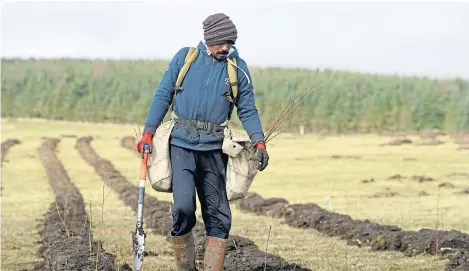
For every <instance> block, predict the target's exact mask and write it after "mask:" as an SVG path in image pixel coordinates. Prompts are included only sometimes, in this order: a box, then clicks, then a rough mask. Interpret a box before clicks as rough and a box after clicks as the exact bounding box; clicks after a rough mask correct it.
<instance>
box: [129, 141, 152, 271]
mask: <svg viewBox="0 0 469 271" xmlns="http://www.w3.org/2000/svg"><path fill="white" fill-rule="evenodd" d="M149 153H150V146H149V145H148V144H144V145H143V159H142V164H141V166H140V187H139V189H138V201H137V225H136V228H135V233H134V234H133V235H132V245H133V254H134V266H135V269H136V270H137V271H139V270H140V269H141V268H142V264H143V253H144V251H145V237H146V236H147V235H146V233H145V232H144V231H143V216H142V212H143V199H144V196H145V180H146V179H147V162H148V155H149Z"/></svg>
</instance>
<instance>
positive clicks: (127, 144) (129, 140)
mask: <svg viewBox="0 0 469 271" xmlns="http://www.w3.org/2000/svg"><path fill="white" fill-rule="evenodd" d="M121 146H122V147H124V148H127V149H129V150H132V151H133V152H135V153H136V154H138V152H137V142H136V140H135V137H134V136H124V137H122V138H121Z"/></svg>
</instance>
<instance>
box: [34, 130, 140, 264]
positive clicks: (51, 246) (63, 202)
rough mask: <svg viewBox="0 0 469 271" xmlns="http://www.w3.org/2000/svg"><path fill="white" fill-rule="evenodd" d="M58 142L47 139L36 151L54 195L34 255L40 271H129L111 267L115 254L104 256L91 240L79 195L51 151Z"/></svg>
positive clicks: (101, 250) (88, 224)
mask: <svg viewBox="0 0 469 271" xmlns="http://www.w3.org/2000/svg"><path fill="white" fill-rule="evenodd" d="M59 141H60V140H59V139H52V138H48V139H45V140H44V141H43V143H42V144H41V146H40V148H39V149H38V152H39V158H40V160H41V163H42V165H43V166H44V168H45V169H46V173H47V176H48V178H49V183H50V185H51V187H52V189H53V191H54V194H55V202H53V203H51V205H50V207H49V210H48V212H47V213H46V216H45V220H44V225H43V230H42V231H41V233H40V234H41V235H42V237H43V243H42V245H41V247H40V248H39V251H38V253H39V254H40V255H41V256H42V257H43V259H44V264H43V266H37V267H36V268H37V269H40V270H54V271H59V270H64V271H65V270H83V271H84V270H90V271H91V270H131V269H130V268H129V267H128V266H127V265H123V266H121V267H118V266H116V265H115V263H114V261H115V258H116V257H115V255H113V254H110V253H107V252H105V251H104V249H103V248H102V246H101V244H100V242H97V241H93V237H92V233H91V230H90V223H89V220H88V217H87V213H86V209H85V204H84V201H83V198H82V195H81V194H80V192H79V191H78V189H77V188H76V187H75V186H74V184H73V183H72V182H71V181H70V179H69V177H68V175H67V173H66V171H65V168H64V167H63V165H62V163H61V162H60V161H59V160H58V158H57V156H56V153H55V150H56V146H57V144H58V143H59Z"/></svg>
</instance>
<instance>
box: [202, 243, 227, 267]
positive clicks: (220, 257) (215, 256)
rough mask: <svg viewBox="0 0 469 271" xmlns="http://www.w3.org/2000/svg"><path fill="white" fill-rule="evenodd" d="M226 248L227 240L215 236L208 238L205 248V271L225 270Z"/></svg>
mask: <svg viewBox="0 0 469 271" xmlns="http://www.w3.org/2000/svg"><path fill="white" fill-rule="evenodd" d="M226 246H227V239H222V238H217V237H213V236H208V237H207V247H206V248H205V255H204V270H205V271H220V270H222V269H223V263H224V261H225V251H226Z"/></svg>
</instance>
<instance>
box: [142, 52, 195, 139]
mask: <svg viewBox="0 0 469 271" xmlns="http://www.w3.org/2000/svg"><path fill="white" fill-rule="evenodd" d="M187 52H188V48H182V49H180V50H179V51H178V52H177V53H176V55H175V56H174V57H173V59H172V60H171V61H170V63H169V65H168V68H167V69H166V71H165V72H164V74H163V77H162V78H161V81H160V84H159V85H158V88H157V89H156V90H155V93H154V94H153V99H152V101H151V104H150V107H149V108H148V112H147V119H146V121H145V126H144V129H143V132H150V133H152V134H155V131H156V129H157V128H158V126H159V125H160V123H161V121H163V118H164V115H165V114H166V112H168V109H169V106H170V105H171V103H172V100H173V94H174V90H173V87H174V84H175V83H176V79H177V76H178V73H179V71H180V69H181V67H182V64H183V63H184V59H185V56H186V53H187Z"/></svg>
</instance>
